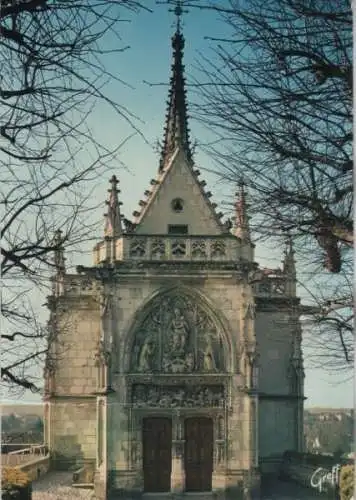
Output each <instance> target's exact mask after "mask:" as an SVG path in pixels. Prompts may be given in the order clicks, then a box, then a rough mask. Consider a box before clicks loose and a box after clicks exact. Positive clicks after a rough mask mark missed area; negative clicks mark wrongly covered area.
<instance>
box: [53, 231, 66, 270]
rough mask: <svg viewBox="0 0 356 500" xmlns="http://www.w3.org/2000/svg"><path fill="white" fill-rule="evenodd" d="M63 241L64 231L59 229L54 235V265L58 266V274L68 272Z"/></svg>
mask: <svg viewBox="0 0 356 500" xmlns="http://www.w3.org/2000/svg"><path fill="white" fill-rule="evenodd" d="M63 242H64V238H63V236H62V231H61V230H60V229H57V231H55V233H54V237H53V247H54V266H55V268H56V273H57V275H63V274H65V272H66V268H65V257H64V248H63Z"/></svg>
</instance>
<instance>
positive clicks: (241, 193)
mask: <svg viewBox="0 0 356 500" xmlns="http://www.w3.org/2000/svg"><path fill="white" fill-rule="evenodd" d="M235 196H236V203H235V236H237V237H238V238H241V239H242V240H247V241H251V235H250V228H249V223H248V216H247V203H246V192H245V182H244V181H243V179H241V180H240V181H239V182H238V190H237V193H236V195H235Z"/></svg>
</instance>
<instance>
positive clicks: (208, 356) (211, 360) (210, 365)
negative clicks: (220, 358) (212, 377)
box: [203, 334, 216, 372]
mask: <svg viewBox="0 0 356 500" xmlns="http://www.w3.org/2000/svg"><path fill="white" fill-rule="evenodd" d="M203 370H204V371H205V372H213V371H216V364H215V357H214V349H213V346H212V342H211V335H210V334H208V336H207V340H206V346H205V351H204V353H203Z"/></svg>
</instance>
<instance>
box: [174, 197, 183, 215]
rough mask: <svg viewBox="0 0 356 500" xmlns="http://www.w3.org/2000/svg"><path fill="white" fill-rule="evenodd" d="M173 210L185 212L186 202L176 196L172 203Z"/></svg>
mask: <svg viewBox="0 0 356 500" xmlns="http://www.w3.org/2000/svg"><path fill="white" fill-rule="evenodd" d="M171 206H172V210H173V212H176V213H180V212H183V207H184V202H183V200H182V198H174V200H173V201H172V203H171Z"/></svg>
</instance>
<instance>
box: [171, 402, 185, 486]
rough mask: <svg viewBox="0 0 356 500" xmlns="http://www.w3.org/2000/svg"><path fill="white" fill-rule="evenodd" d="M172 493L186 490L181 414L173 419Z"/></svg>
mask: <svg viewBox="0 0 356 500" xmlns="http://www.w3.org/2000/svg"><path fill="white" fill-rule="evenodd" d="M172 436H173V439H172V470H171V492H173V493H182V492H183V491H184V489H185V470H184V436H183V421H182V418H181V416H180V414H179V412H178V413H177V414H176V415H175V416H174V418H173V432H172Z"/></svg>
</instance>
